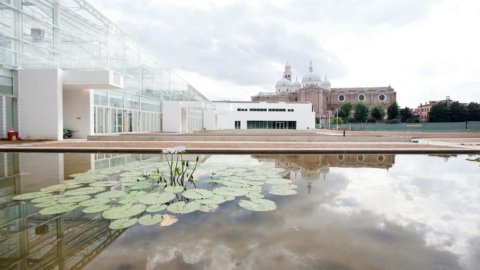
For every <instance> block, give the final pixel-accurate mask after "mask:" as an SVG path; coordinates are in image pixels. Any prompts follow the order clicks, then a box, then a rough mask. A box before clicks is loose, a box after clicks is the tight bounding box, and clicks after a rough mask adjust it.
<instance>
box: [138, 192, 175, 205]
mask: <svg viewBox="0 0 480 270" xmlns="http://www.w3.org/2000/svg"><path fill="white" fill-rule="evenodd" d="M175 198H176V196H175V194H173V193H169V192H163V193H157V192H154V193H149V194H147V195H145V196H142V197H140V198H139V199H138V201H139V202H140V203H143V204H164V203H167V202H170V201H172V200H174V199H175Z"/></svg>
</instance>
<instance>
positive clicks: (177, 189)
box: [164, 186, 184, 193]
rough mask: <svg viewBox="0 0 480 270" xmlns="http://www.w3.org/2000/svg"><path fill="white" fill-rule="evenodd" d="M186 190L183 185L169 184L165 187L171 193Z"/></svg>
mask: <svg viewBox="0 0 480 270" xmlns="http://www.w3.org/2000/svg"><path fill="white" fill-rule="evenodd" d="M183 190H184V187H182V186H168V187H166V188H165V189H164V191H165V192H169V193H180V192H182V191H183Z"/></svg>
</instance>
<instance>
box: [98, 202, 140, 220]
mask: <svg viewBox="0 0 480 270" xmlns="http://www.w3.org/2000/svg"><path fill="white" fill-rule="evenodd" d="M145 208H146V207H145V205H143V204H135V205H130V204H127V205H121V206H114V207H112V208H110V209H108V210H106V211H105V212H103V214H102V216H103V217H104V218H106V219H122V218H129V217H133V216H136V215H138V214H141V213H142V212H143V211H145Z"/></svg>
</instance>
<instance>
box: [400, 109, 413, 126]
mask: <svg viewBox="0 0 480 270" xmlns="http://www.w3.org/2000/svg"><path fill="white" fill-rule="evenodd" d="M400 118H401V121H402V123H405V122H408V120H410V119H412V118H413V114H412V110H411V109H410V108H408V107H405V108H403V109H401V110H400Z"/></svg>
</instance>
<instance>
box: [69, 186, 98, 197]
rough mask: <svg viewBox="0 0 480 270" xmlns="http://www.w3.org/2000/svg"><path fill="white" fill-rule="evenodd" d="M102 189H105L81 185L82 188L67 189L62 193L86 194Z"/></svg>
mask: <svg viewBox="0 0 480 270" xmlns="http://www.w3.org/2000/svg"><path fill="white" fill-rule="evenodd" d="M104 190H105V188H104V187H83V188H77V189H72V190H68V191H66V192H65V193H63V194H64V195H67V196H76V195H87V194H94V193H98V192H102V191H104Z"/></svg>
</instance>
